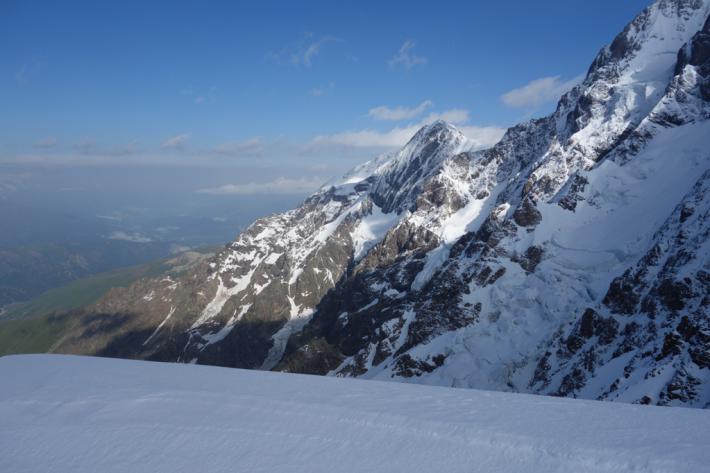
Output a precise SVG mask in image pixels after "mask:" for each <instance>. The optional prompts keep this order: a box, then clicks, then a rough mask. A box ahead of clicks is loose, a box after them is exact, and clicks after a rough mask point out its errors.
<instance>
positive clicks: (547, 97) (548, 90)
mask: <svg viewBox="0 0 710 473" xmlns="http://www.w3.org/2000/svg"><path fill="white" fill-rule="evenodd" d="M583 79H584V76H583V75H580V76H577V77H574V78H572V79H570V80H567V81H562V80H560V76H552V77H542V78H540V79H535V80H533V81H530V82H528V83H527V84H525V85H524V86H522V87H519V88H517V89H513V90H511V91H509V92H506V93H505V94H503V95H502V96H501V100H503V102H504V103H505V104H506V105H508V106H510V107H537V106H539V105H542V104H544V103H546V102H552V101H554V100H557V99H559V98H560V97H561V96H562V94H564V93H565V92H567V91H568V90H570V89H571V88H572V87H574V86H575V85H577V84H579V83H580V82H581V81H582V80H583Z"/></svg>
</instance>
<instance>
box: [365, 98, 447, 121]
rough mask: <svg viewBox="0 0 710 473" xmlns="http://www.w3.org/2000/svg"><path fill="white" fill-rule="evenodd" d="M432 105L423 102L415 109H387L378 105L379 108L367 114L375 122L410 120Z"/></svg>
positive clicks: (429, 101)
mask: <svg viewBox="0 0 710 473" xmlns="http://www.w3.org/2000/svg"><path fill="white" fill-rule="evenodd" d="M432 105H434V104H433V103H432V102H431V100H425V101H424V102H422V103H420V104H419V105H417V106H416V107H387V106H385V105H380V106H379V107H374V108H371V109H370V110H369V111H368V112H367V114H368V115H369V116H370V117H371V118H374V119H375V120H389V121H400V120H411V119H412V118H416V117H418V116H419V115H421V114H422V113H424V112H425V111H426V110H427V109H429V108H431V107H432Z"/></svg>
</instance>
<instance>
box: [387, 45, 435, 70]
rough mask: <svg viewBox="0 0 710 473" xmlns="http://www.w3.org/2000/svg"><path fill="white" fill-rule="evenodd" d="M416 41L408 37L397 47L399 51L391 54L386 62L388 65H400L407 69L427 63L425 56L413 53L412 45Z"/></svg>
mask: <svg viewBox="0 0 710 473" xmlns="http://www.w3.org/2000/svg"><path fill="white" fill-rule="evenodd" d="M416 45H417V43H415V42H414V40H411V39H408V40H406V41H405V42H404V44H402V46H401V47H400V48H399V51H397V53H396V54H395V55H394V56H392V58H391V59H390V60H389V61H388V62H387V63H388V64H389V66H390V67H396V66H401V67H403V68H405V69H407V70H409V69H411V68H413V67H414V66H418V65H423V64H426V63H427V58H425V57H422V56H417V55H416V54H415V53H414V47H415V46H416Z"/></svg>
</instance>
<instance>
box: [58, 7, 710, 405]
mask: <svg viewBox="0 0 710 473" xmlns="http://www.w3.org/2000/svg"><path fill="white" fill-rule="evenodd" d="M709 14H710V0H658V1H656V2H655V3H653V4H652V5H651V6H649V7H648V8H647V9H646V10H644V11H643V12H642V13H641V14H640V15H639V16H638V17H637V18H635V19H634V20H633V21H632V22H631V23H630V24H629V25H628V26H627V27H626V28H625V29H624V31H623V32H622V33H621V34H619V35H618V36H617V37H616V38H615V39H614V40H613V42H612V43H611V44H610V45H609V46H608V47H605V48H604V49H602V51H600V53H599V54H598V55H597V57H596V58H595V59H594V61H593V62H592V65H591V67H590V69H589V72H588V74H587V76H586V78H585V79H584V81H583V82H582V83H581V84H579V85H577V86H575V87H574V88H573V89H572V90H571V91H569V92H568V93H566V94H565V95H564V96H563V97H562V98H561V99H560V101H559V104H558V106H557V109H556V111H555V112H554V113H553V114H551V115H550V116H548V117H544V118H541V119H536V120H532V121H529V122H526V123H523V124H520V125H517V126H515V127H513V128H510V129H509V130H508V131H507V132H506V133H505V135H504V137H503V138H502V139H501V141H500V142H499V143H498V144H496V145H495V146H493V147H492V148H489V149H484V150H474V149H473V143H471V142H469V141H468V140H467V139H466V138H465V137H464V135H463V134H462V133H461V132H459V131H458V130H457V129H456V128H454V127H453V126H451V125H449V124H447V123H444V122H435V123H432V124H431V125H428V126H426V127H424V128H422V129H421V130H420V131H419V132H418V133H417V134H416V135H415V136H414V137H413V138H412V139H411V141H410V142H409V143H408V144H407V145H406V146H405V147H404V148H402V149H401V150H400V151H398V152H396V153H393V154H390V155H386V156H382V157H380V158H377V159H375V160H374V161H372V162H369V163H366V164H364V165H362V166H360V167H358V168H356V169H354V170H353V171H351V172H350V173H348V174H347V175H346V176H345V177H344V178H343V179H341V180H338V181H335V182H333V183H330V184H328V185H326V186H323V187H322V188H321V189H320V190H319V191H318V192H316V193H315V194H314V195H312V196H311V197H310V198H308V199H307V200H306V201H305V202H304V203H303V205H301V206H300V207H299V208H297V209H295V210H292V211H290V212H286V213H284V214H280V215H273V216H270V217H266V218H264V219H261V220H258V221H256V222H255V223H254V224H253V225H252V226H250V227H249V228H248V229H247V230H246V231H245V232H244V233H242V234H241V235H239V237H238V238H237V239H236V240H235V241H234V242H233V243H231V244H230V245H229V246H227V247H226V248H225V249H224V251H222V252H221V253H220V254H218V255H217V256H215V257H214V258H213V259H212V260H210V261H208V262H205V263H204V264H201V265H199V266H198V267H196V268H195V269H193V270H191V271H189V272H188V273H187V274H186V275H184V276H182V277H180V278H170V277H168V278H162V279H153V280H143V281H140V282H138V283H136V284H133V285H132V286H130V287H129V288H126V289H116V290H113V291H112V292H111V293H110V294H108V295H107V296H106V297H104V298H103V299H102V300H101V301H100V302H99V303H98V304H97V305H96V306H95V307H92V308H91V309H90V310H89V313H88V314H86V315H84V316H83V320H82V322H81V324H79V328H78V329H77V331H76V333H74V335H73V336H71V337H67V338H65V339H64V340H63V342H62V343H61V344H60V345H59V346H58V347H57V351H64V352H74V353H77V352H78V353H93V354H100V355H108V356H123V357H138V358H146V359H156V360H169V361H180V362H195V363H202V364H217V365H224V366H235V367H246V368H261V369H276V370H287V371H297V372H306V373H319V374H331V375H337V376H357V377H363V378H374V379H383V380H384V379H386V380H391V379H395V380H399V381H410V382H416V383H424V384H435V385H446V386H461V387H475V388H487V389H496V390H514V391H521V392H531V393H544V394H553V395H560V396H574V397H583V398H589V399H609V400H621V401H627V402H640V403H654V404H664V405H686V406H694V407H709V406H710V314H709V309H708V307H709V305H710V247H709V245H710V244H709V243H708V240H709V239H708V234H709V232H710V229H709V227H710V224H709V223H708V222H709V220H710V218H709V217H710V215H709V212H710V195H709V194H708V189H709V188H710V20H708V15H709Z"/></svg>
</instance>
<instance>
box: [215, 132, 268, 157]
mask: <svg viewBox="0 0 710 473" xmlns="http://www.w3.org/2000/svg"><path fill="white" fill-rule="evenodd" d="M263 151H264V142H263V140H262V139H261V137H259V136H256V137H254V138H250V139H248V140H244V141H229V142H227V143H222V144H221V145H218V146H215V148H214V152H215V153H217V154H223V155H226V156H240V157H258V156H261V154H262V153H263Z"/></svg>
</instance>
